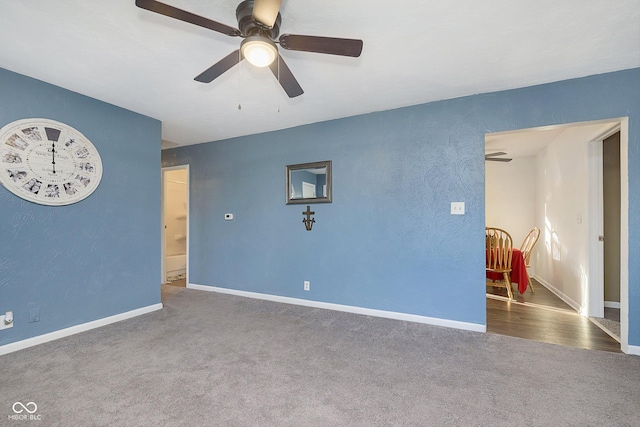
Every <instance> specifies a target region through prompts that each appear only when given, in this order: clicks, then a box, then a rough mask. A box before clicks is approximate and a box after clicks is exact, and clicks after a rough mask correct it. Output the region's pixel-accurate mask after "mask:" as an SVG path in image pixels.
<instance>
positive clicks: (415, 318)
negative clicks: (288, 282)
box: [187, 283, 487, 332]
mask: <svg viewBox="0 0 640 427" xmlns="http://www.w3.org/2000/svg"><path fill="white" fill-rule="evenodd" d="M187 288H189V289H197V290H201V291H208V292H218V293H222V294H230V295H236V296H241V297H247V298H255V299H261V300H266V301H273V302H280V303H285V304H293V305H302V306H305V307H313V308H322V309H326V310H335V311H343V312H347V313H354V314H363V315H365V316H373V317H384V318H386V319H395V320H404V321H407V322H415V323H424V324H427V325H435V326H445V327H447V328H455V329H464V330H466V331H474V332H487V326H486V325H480V324H477V323H469V322H460V321H457V320H448V319H439V318H437V317H427V316H419V315H417V314H407V313H399V312H395V311H385V310H376V309H372V308H363V307H356V306H351V305H342V304H333V303H328V302H321V301H311V300H306V299H301V298H291V297H283V296H278V295H270V294H261V293H257V292H247V291H239V290H235V289H228V288H219V287H215V286H205V285H195V284H191V283H188V284H187Z"/></svg>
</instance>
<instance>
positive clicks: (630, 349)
mask: <svg viewBox="0 0 640 427" xmlns="http://www.w3.org/2000/svg"><path fill="white" fill-rule="evenodd" d="M622 351H624V349H623V350H622ZM624 352H625V353H627V354H634V355H636V356H640V346H638V345H628V346H627V351H624Z"/></svg>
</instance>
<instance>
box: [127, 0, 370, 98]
mask: <svg viewBox="0 0 640 427" xmlns="http://www.w3.org/2000/svg"><path fill="white" fill-rule="evenodd" d="M281 4H282V0H245V1H243V2H241V3H240V4H239V5H238V7H237V8H236V18H237V20H238V28H239V29H236V28H233V27H230V26H227V25H225V24H221V23H219V22H216V21H212V20H211V19H208V18H204V17H202V16H199V15H195V14H193V13H191V12H187V11H185V10H182V9H178V8H175V7H173V6H170V5H168V4H164V3H161V2H159V1H155V0H136V6H138V7H139V8H141V9H146V10H149V11H151V12H155V13H159V14H160V15H164V16H168V17H170V18H175V19H179V20H180V21H184V22H188V23H190V24H194V25H197V26H199V27H203V28H208V29H210V30H213V31H217V32H219V33H222V34H225V35H227V36H231V37H242V38H243V39H244V40H243V41H242V42H241V43H240V49H237V50H235V51H233V52H231V53H230V54H229V55H227V56H225V57H224V58H222V59H221V60H220V61H218V62H217V63H215V64H214V65H212V66H211V67H209V68H208V69H206V70H205V71H203V72H202V73H201V74H199V75H198V76H196V77H195V80H196V81H199V82H202V83H210V82H212V81H213V80H214V79H216V78H217V77H219V76H221V75H222V74H223V73H225V72H226V71H227V70H229V69H231V68H232V67H233V66H234V65H236V64H238V63H239V62H240V61H242V60H243V59H246V60H247V61H249V63H251V64H252V65H254V66H256V67H266V66H268V67H269V68H270V69H271V71H272V72H273V75H274V76H275V77H276V78H277V79H278V81H279V82H280V85H281V86H282V88H283V89H284V91H285V92H286V93H287V95H288V96H289V98H295V97H296V96H299V95H302V94H303V93H304V91H303V90H302V88H301V87H300V85H299V84H298V81H297V80H296V79H295V77H294V76H293V73H292V72H291V70H290V69H289V67H288V66H287V64H286V63H285V62H284V60H283V59H282V57H281V56H280V55H279V54H278V47H277V45H276V44H279V45H280V47H282V48H284V49H287V50H298V51H305V52H318V53H325V54H329V55H341V56H351V57H358V56H360V53H361V52H362V40H355V39H342V38H334V37H318V36H303V35H296V34H283V35H281V36H280V38H278V39H277V37H278V34H279V33H280V23H281V16H280V5H281ZM276 59H277V60H276Z"/></svg>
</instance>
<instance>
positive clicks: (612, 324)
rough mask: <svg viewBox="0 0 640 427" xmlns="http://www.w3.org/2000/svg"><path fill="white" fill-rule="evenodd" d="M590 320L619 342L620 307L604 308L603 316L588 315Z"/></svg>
mask: <svg viewBox="0 0 640 427" xmlns="http://www.w3.org/2000/svg"><path fill="white" fill-rule="evenodd" d="M589 319H591V321H592V322H593V323H595V324H596V325H597V326H599V327H600V329H602V330H603V331H605V332H606V333H608V334H609V335H610V336H611V337H613V338H615V339H616V341H618V342H620V309H619V308H609V307H605V308H604V317H590V318H589Z"/></svg>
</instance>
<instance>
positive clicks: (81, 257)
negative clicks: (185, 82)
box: [0, 68, 161, 345]
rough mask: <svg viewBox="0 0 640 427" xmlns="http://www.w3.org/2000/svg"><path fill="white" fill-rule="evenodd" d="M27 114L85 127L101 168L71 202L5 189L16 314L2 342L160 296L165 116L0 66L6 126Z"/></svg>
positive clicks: (10, 300)
mask: <svg viewBox="0 0 640 427" xmlns="http://www.w3.org/2000/svg"><path fill="white" fill-rule="evenodd" d="M24 118H47V119H53V120H57V121H60V122H63V123H66V124H68V125H70V126H72V127H74V128H76V129H77V130H79V131H80V132H82V133H83V134H84V135H85V136H86V137H87V138H89V140H91V142H92V143H93V144H94V145H95V146H96V148H97V149H98V151H99V152H100V156H101V158H102V162H103V167H104V173H103V177H102V181H101V183H100V185H99V187H98V188H97V190H96V191H95V192H94V193H93V194H92V195H91V196H89V197H88V198H87V199H85V200H83V201H81V202H79V203H76V204H74V205H70V206H65V207H50V206H41V205H37V204H34V203H30V202H27V201H24V200H22V199H20V198H18V197H16V196H15V195H13V194H12V193H10V192H9V191H7V190H6V189H5V188H4V187H2V186H0V242H1V243H2V244H0V313H2V314H4V312H5V311H7V310H13V312H14V318H15V320H14V327H13V328H11V329H6V330H3V331H0V345H4V344H8V343H11V342H15V341H19V340H23V339H26V338H30V337H33V336H37V335H42V334H45V333H48V332H52V331H56V330H59V329H63V328H67V327H70V326H74V325H78V324H82V323H86V322H89V321H92V320H96V319H100V318H103V317H107V316H112V315H115V314H119V313H123V312H126V311H129V310H134V309H137V308H140V307H145V306H149V305H153V304H157V303H159V302H160V283H161V278H160V132H161V124H160V122H158V121H157V120H154V119H150V118H148V117H145V116H142V115H139V114H136V113H133V112H131V111H127V110H124V109H122V108H118V107H115V106H113V105H109V104H106V103H103V102H100V101H96V100H95V99H91V98H88V97H86V96H82V95H79V94H77V93H74V92H70V91H67V90H65V89H61V88H59V87H56V86H52V85H49V84H46V83H43V82H41V81H38V80H34V79H31V78H28V77H25V76H22V75H19V74H15V73H12V72H10V71H7V70H4V69H1V68H0V127H2V126H4V125H6V124H8V123H10V122H12V121H14V120H18V119H24ZM37 307H39V308H40V321H39V322H36V323H29V311H30V309H32V308H37Z"/></svg>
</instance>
